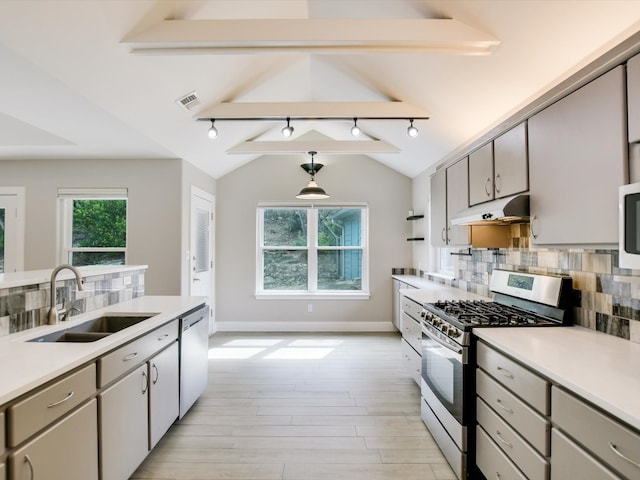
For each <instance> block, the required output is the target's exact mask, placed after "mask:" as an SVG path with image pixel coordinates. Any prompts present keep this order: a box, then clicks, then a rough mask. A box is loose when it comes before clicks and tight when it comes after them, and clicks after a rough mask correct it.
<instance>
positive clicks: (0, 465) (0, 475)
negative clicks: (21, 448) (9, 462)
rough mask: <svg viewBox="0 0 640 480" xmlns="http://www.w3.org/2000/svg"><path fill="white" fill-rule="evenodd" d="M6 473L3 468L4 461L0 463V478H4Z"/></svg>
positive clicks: (4, 479) (1, 479) (0, 479)
mask: <svg viewBox="0 0 640 480" xmlns="http://www.w3.org/2000/svg"><path fill="white" fill-rule="evenodd" d="M6 478H7V473H6V471H5V468H4V463H0V480H6Z"/></svg>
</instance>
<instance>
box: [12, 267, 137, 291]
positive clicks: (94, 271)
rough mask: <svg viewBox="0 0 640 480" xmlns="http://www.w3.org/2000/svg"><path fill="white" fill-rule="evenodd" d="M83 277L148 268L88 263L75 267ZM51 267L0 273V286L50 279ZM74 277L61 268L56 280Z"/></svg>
mask: <svg viewBox="0 0 640 480" xmlns="http://www.w3.org/2000/svg"><path fill="white" fill-rule="evenodd" d="M77 268H78V270H79V271H80V273H81V274H82V276H83V277H91V276H94V275H106V274H109V273H119V272H129V271H133V270H141V269H146V268H148V266H147V265H90V266H86V267H77ZM53 270H54V269H53V268H50V269H47V270H29V271H26V272H8V273H0V288H13V287H22V286H24V285H36V284H39V283H47V282H49V281H51V272H53ZM71 278H75V276H74V274H73V272H72V271H71V270H67V269H65V270H61V271H60V273H59V274H58V276H57V277H56V280H68V279H71Z"/></svg>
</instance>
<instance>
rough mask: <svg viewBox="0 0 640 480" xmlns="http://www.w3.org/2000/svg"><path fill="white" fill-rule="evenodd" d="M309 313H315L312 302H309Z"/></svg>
mask: <svg viewBox="0 0 640 480" xmlns="http://www.w3.org/2000/svg"><path fill="white" fill-rule="evenodd" d="M307 313H313V304H312V303H309V304H308V305H307Z"/></svg>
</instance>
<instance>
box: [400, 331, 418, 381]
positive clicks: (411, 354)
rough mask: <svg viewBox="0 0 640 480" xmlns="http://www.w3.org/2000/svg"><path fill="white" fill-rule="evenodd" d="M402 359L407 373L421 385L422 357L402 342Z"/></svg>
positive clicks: (404, 341)
mask: <svg viewBox="0 0 640 480" xmlns="http://www.w3.org/2000/svg"><path fill="white" fill-rule="evenodd" d="M402 359H403V363H404V366H405V369H406V372H407V373H408V374H409V375H411V378H413V379H414V380H415V382H416V383H417V384H418V385H420V378H421V375H422V357H421V356H420V355H418V353H417V352H416V351H415V350H414V349H413V348H412V347H411V346H410V345H409V344H408V343H407V342H406V340H402Z"/></svg>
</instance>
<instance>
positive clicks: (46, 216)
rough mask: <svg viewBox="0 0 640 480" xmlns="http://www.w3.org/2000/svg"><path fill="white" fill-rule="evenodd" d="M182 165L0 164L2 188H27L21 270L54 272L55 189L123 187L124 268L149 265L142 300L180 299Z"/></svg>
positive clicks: (165, 162)
mask: <svg viewBox="0 0 640 480" xmlns="http://www.w3.org/2000/svg"><path fill="white" fill-rule="evenodd" d="M183 163H184V162H183V161H181V160H33V161H32V160H19V161H1V162H0V186H24V187H26V234H25V237H26V238H25V270H37V269H47V268H53V267H55V265H56V264H57V263H58V259H57V258H56V197H57V189H58V188H59V187H126V188H127V189H128V191H129V201H128V209H129V212H128V236H129V237H128V259H127V262H128V263H129V264H138V265H149V269H148V270H147V274H146V276H145V293H146V294H148V295H149V294H151V295H177V294H180V293H181V276H182V275H181V269H182V255H181V251H182V245H181V241H182V235H183V233H182V230H184V228H183V224H182V219H181V217H182V215H183V205H182V203H183V202H182V190H183V186H182V178H183V167H182V165H183ZM186 177H187V175H185V178H186ZM189 177H191V174H189ZM210 181H211V182H214V181H213V180H212V179H210Z"/></svg>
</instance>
